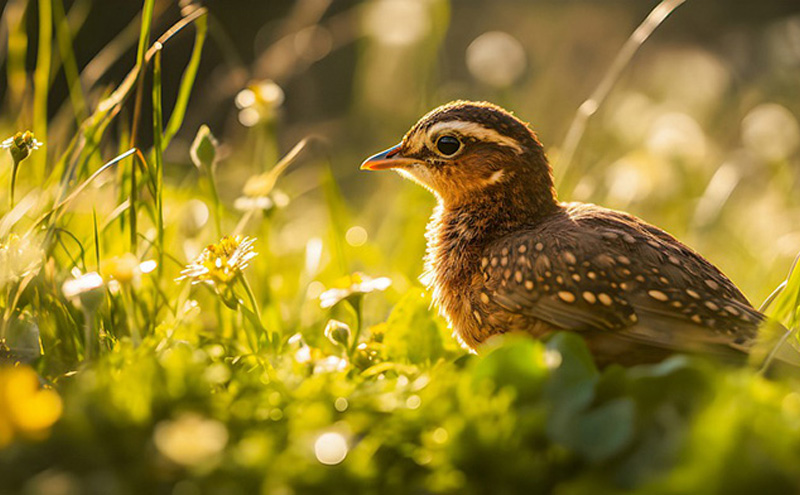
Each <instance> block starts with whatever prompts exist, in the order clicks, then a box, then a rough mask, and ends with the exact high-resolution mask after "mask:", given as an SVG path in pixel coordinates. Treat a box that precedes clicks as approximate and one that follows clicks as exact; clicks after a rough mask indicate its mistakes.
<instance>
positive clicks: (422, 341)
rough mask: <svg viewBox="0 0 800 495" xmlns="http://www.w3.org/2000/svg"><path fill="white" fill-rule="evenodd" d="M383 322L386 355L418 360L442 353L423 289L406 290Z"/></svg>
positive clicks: (432, 360)
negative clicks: (384, 322)
mask: <svg viewBox="0 0 800 495" xmlns="http://www.w3.org/2000/svg"><path fill="white" fill-rule="evenodd" d="M386 324H387V327H388V328H387V330H386V335H385V337H384V341H383V342H384V344H385V345H386V349H387V354H388V357H389V359H391V360H396V361H401V362H403V361H407V362H410V363H413V364H419V363H424V362H435V361H437V360H438V359H439V358H441V357H443V356H444V344H443V342H442V336H441V332H440V330H439V326H438V324H437V322H436V320H435V318H434V316H433V314H432V313H431V309H430V301H429V299H428V298H427V297H426V296H425V293H424V292H423V291H422V289H419V288H414V289H411V290H410V291H408V293H406V295H405V296H403V298H402V299H401V300H400V302H398V303H397V305H396V306H395V307H394V310H392V313H391V314H390V315H389V320H388V321H387V322H386Z"/></svg>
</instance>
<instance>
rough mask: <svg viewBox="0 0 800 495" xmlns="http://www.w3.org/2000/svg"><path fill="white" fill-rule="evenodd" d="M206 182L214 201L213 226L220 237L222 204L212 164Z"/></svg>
mask: <svg viewBox="0 0 800 495" xmlns="http://www.w3.org/2000/svg"><path fill="white" fill-rule="evenodd" d="M206 172H208V183H209V185H210V187H211V198H212V199H213V201H214V227H216V229H217V237H219V238H222V218H221V217H222V206H221V204H220V202H219V193H217V183H216V181H215V180H214V168H213V165H212V166H210V167H208V170H207V171H206Z"/></svg>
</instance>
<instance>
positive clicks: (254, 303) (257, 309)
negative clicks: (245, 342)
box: [239, 273, 272, 354]
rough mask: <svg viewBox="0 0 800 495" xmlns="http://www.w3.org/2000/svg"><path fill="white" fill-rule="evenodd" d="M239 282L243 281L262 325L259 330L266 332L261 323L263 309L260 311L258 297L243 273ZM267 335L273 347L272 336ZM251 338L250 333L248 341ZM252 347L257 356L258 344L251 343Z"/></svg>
mask: <svg viewBox="0 0 800 495" xmlns="http://www.w3.org/2000/svg"><path fill="white" fill-rule="evenodd" d="M239 280H240V281H241V283H242V286H243V287H244V291H245V293H246V294H247V298H248V299H249V300H250V306H251V307H252V308H253V313H254V314H255V315H256V319H257V320H258V323H259V325H261V328H259V329H258V330H262V331H264V330H265V328H264V325H263V323H262V321H261V309H259V307H258V302H256V296H255V294H254V293H253V288H252V287H251V286H250V282H248V281H247V278H246V277H245V276H244V274H243V273H240V274H239ZM265 333H266V334H267V341H268V342H269V343H270V345H272V336H271V335H270V334H269V332H265ZM250 338H251V335H250V333H248V339H250ZM253 340H255V342H256V343H257V342H258V339H257V338H255V339H253ZM250 345H251V347H252V348H253V353H254V354H255V352H256V344H254V343H253V342H252V341H251V343H250Z"/></svg>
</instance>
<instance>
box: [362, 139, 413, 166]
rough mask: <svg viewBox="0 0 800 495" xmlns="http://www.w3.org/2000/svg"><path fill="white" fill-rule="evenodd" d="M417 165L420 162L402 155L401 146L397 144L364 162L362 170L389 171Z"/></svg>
mask: <svg viewBox="0 0 800 495" xmlns="http://www.w3.org/2000/svg"><path fill="white" fill-rule="evenodd" d="M415 163H419V160H414V159H413V158H406V157H404V156H402V155H400V145H399V144H396V145H394V146H392V147H391V148H389V149H388V150H384V151H381V152H380V153H377V154H374V155H372V156H371V157H369V158H367V159H366V160H364V163H362V164H361V170H388V169H391V168H402V167H408V166H411V165H414V164H415Z"/></svg>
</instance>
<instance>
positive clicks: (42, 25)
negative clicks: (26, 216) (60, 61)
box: [31, 0, 53, 180]
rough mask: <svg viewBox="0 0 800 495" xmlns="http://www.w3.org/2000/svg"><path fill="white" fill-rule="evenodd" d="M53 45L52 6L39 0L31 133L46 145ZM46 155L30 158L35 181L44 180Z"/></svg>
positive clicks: (47, 0)
mask: <svg viewBox="0 0 800 495" xmlns="http://www.w3.org/2000/svg"><path fill="white" fill-rule="evenodd" d="M52 44H53V5H52V2H51V0H39V48H38V53H37V55H36V69H34V71H33V89H34V93H33V133H34V134H36V136H38V137H39V139H41V140H42V141H44V142H45V143H47V96H48V94H49V93H50V63H51V61H52V57H53V53H52ZM45 162H46V153H37V154H35V155H34V156H33V157H31V164H32V170H34V177H36V179H37V180H41V179H43V178H44V174H45Z"/></svg>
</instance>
